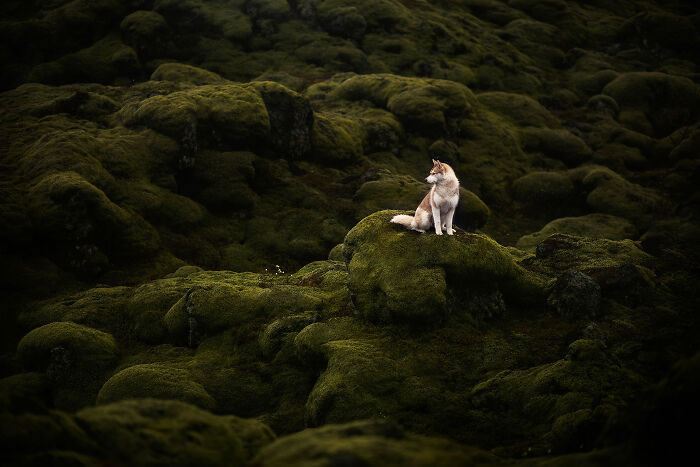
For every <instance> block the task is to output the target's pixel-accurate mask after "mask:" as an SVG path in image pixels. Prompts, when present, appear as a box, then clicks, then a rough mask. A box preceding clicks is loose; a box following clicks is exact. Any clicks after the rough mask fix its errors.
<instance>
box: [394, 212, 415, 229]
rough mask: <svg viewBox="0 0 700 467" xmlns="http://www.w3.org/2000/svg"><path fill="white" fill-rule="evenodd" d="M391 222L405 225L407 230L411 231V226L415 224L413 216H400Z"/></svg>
mask: <svg viewBox="0 0 700 467" xmlns="http://www.w3.org/2000/svg"><path fill="white" fill-rule="evenodd" d="M390 222H393V223H394V224H399V225H403V226H404V227H406V228H407V229H410V228H411V225H412V224H413V216H407V215H406V214H399V215H398V216H394V217H392V218H391V221H390Z"/></svg>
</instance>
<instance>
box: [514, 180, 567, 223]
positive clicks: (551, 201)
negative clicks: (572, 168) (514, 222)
mask: <svg viewBox="0 0 700 467" xmlns="http://www.w3.org/2000/svg"><path fill="white" fill-rule="evenodd" d="M575 195H576V190H575V187H574V184H573V182H572V181H571V179H570V178H569V177H568V176H567V174H566V173H562V172H531V173H529V174H527V175H525V176H523V177H520V178H519V179H517V180H515V181H514V182H513V198H515V199H516V200H518V201H520V202H521V203H523V204H524V205H525V206H526V207H527V208H528V209H530V210H531V211H534V212H541V213H545V214H550V215H551V214H556V213H564V212H565V211H566V210H568V209H571V208H572V204H573V203H572V202H573V201H574V199H575Z"/></svg>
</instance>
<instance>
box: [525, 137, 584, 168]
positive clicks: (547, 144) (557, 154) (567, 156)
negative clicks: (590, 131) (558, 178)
mask: <svg viewBox="0 0 700 467" xmlns="http://www.w3.org/2000/svg"><path fill="white" fill-rule="evenodd" d="M520 138H521V142H522V146H523V149H525V150H526V151H533V152H534V151H538V152H542V153H544V154H545V155H546V156H548V157H552V158H554V159H559V160H561V161H563V162H564V163H565V164H566V165H567V166H569V167H575V166H577V165H579V164H582V163H583V162H586V161H587V160H588V159H590V157H591V155H592V151H591V148H589V147H588V145H587V144H586V143H585V142H584V141H583V140H582V139H581V138H579V137H577V136H575V135H574V134H572V133H571V132H569V131H567V130H552V129H548V128H525V129H523V130H522V131H521V132H520Z"/></svg>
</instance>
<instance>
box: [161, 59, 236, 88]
mask: <svg viewBox="0 0 700 467" xmlns="http://www.w3.org/2000/svg"><path fill="white" fill-rule="evenodd" d="M151 80H153V81H175V82H177V83H186V84H193V85H195V86H200V85H203V84H221V83H225V82H226V80H225V79H224V78H222V77H221V76H219V75H217V74H216V73H213V72H211V71H209V70H204V69H202V68H197V67H194V66H191V65H185V64H182V63H163V64H161V65H158V68H156V69H155V71H154V72H153V74H151Z"/></svg>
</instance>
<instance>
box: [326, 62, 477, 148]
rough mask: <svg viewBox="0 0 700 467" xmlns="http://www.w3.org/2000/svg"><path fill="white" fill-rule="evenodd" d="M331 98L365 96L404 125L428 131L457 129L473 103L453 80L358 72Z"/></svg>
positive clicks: (442, 131)
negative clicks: (362, 73)
mask: <svg viewBox="0 0 700 467" xmlns="http://www.w3.org/2000/svg"><path fill="white" fill-rule="evenodd" d="M329 97H330V98H331V99H342V100H347V101H362V100H367V101H369V102H371V103H372V104H373V105H375V106H376V107H379V108H384V109H386V110H388V111H390V112H392V113H393V114H394V115H396V117H397V118H398V119H399V120H400V121H401V123H402V124H403V125H404V127H406V128H407V129H411V130H413V131H417V132H423V133H428V134H438V135H439V134H444V133H445V132H448V133H453V132H457V131H458V128H459V123H460V122H461V120H462V119H463V118H466V117H467V116H469V115H470V114H471V112H472V108H473V107H474V105H475V104H476V98H475V97H474V95H473V94H472V92H471V91H470V90H469V89H468V88H467V87H466V86H463V85H460V84H457V83H455V82H453V81H447V80H435V79H418V78H403V77H399V76H393V75H388V74H375V75H358V76H353V77H350V78H349V79H346V80H344V81H343V82H342V83H340V84H339V85H338V86H337V87H336V88H335V89H333V90H332V91H331V92H330V93H329Z"/></svg>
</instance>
